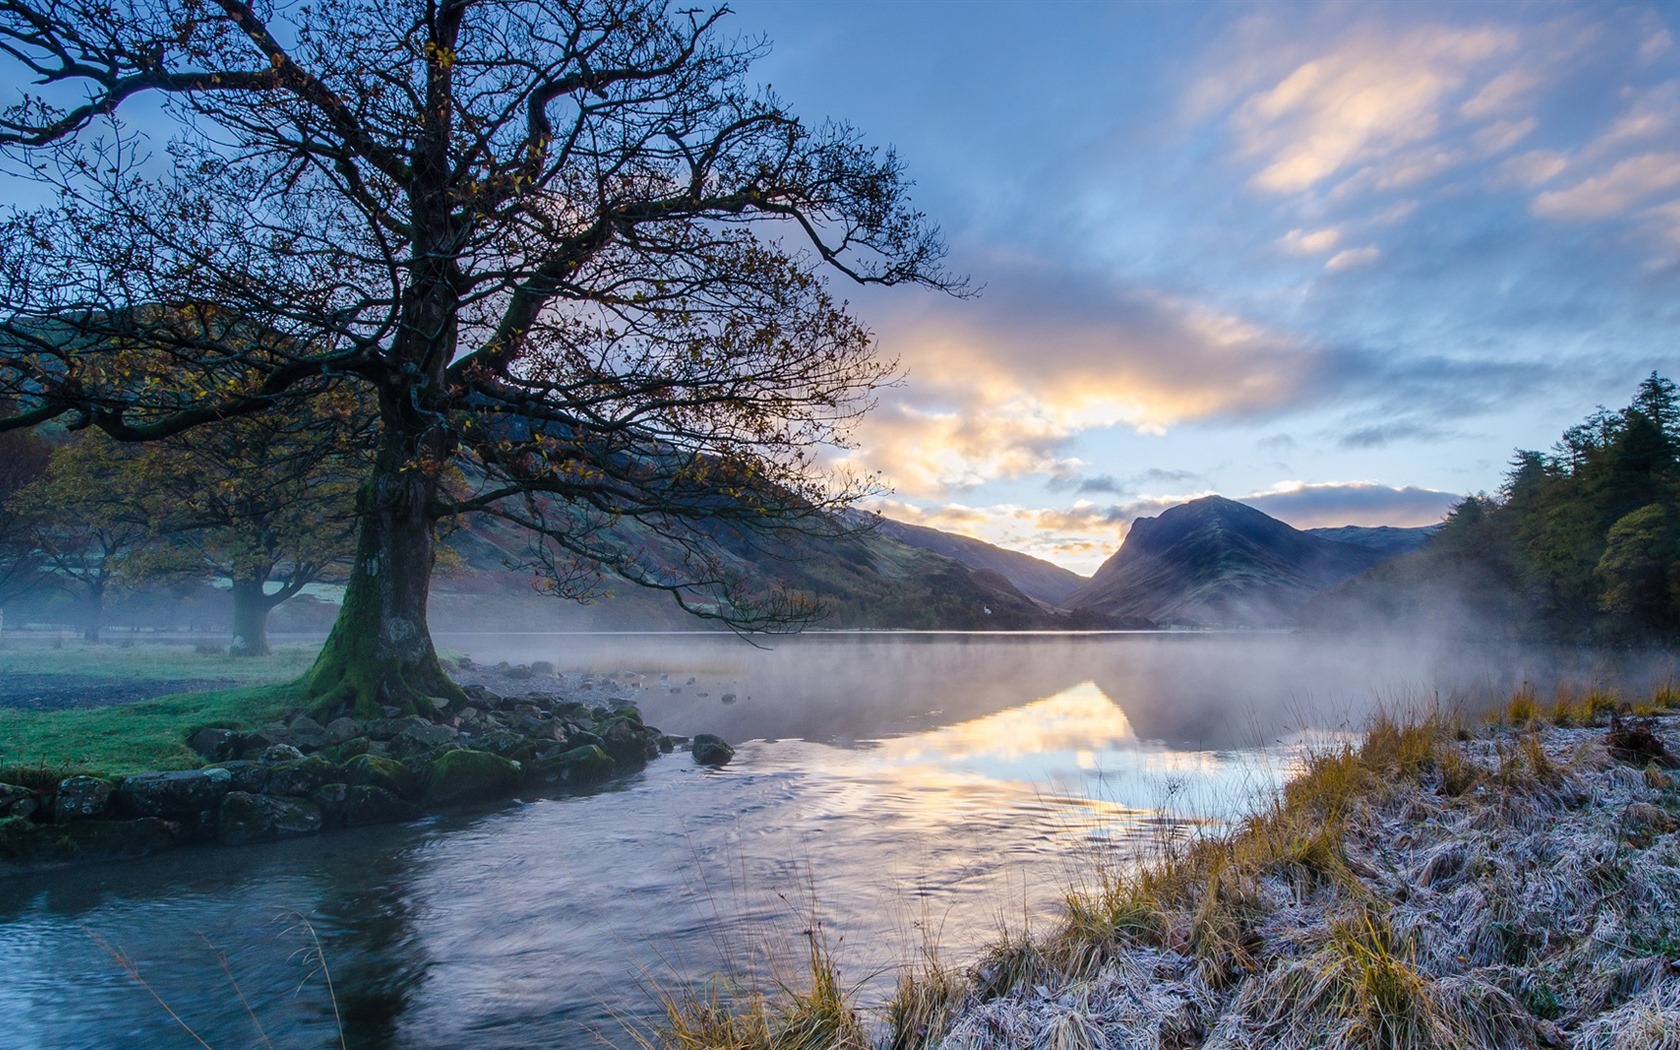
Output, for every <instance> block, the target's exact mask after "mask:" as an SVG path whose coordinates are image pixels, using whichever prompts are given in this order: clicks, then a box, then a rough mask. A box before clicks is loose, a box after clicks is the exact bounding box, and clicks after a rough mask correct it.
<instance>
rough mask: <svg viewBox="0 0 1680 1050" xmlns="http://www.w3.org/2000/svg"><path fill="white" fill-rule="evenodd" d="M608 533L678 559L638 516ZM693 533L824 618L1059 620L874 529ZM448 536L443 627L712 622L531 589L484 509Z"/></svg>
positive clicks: (523, 539)
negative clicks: (451, 567)
mask: <svg viewBox="0 0 1680 1050" xmlns="http://www.w3.org/2000/svg"><path fill="white" fill-rule="evenodd" d="M615 531H616V532H618V534H619V536H618V538H619V541H620V542H623V543H625V544H626V545H629V546H633V547H634V548H635V549H637V550H638V551H640V552H641V554H642V556H643V557H644V558H645V559H646V560H647V561H648V562H649V563H651V564H653V565H666V566H672V567H675V566H676V565H678V564H679V563H680V560H681V552H680V551H677V550H675V549H670V548H669V547H668V545H666V544H664V543H663V542H662V541H661V539H660V538H659V537H658V536H656V535H654V534H652V533H650V532H648V531H646V530H640V529H638V528H637V526H635V525H634V524H633V523H628V522H624V523H620V524H619V525H618V526H615ZM699 531H705V532H706V533H707V534H708V535H709V537H710V539H711V541H712V542H711V544H710V545H709V546H710V548H711V550H712V552H713V553H714V554H715V555H716V556H717V558H718V559H719V563H720V565H721V567H722V568H723V569H724V571H726V572H729V573H734V574H739V575H740V576H741V577H743V578H745V579H746V580H747V581H748V582H749V585H750V587H751V589H752V590H754V591H758V592H760V593H764V592H768V591H770V590H771V589H772V588H773V587H782V588H786V589H790V590H794V591H803V592H806V593H808V594H811V595H813V596H815V597H816V598H817V599H818V601H819V602H820V603H821V605H822V607H823V609H824V612H825V616H824V618H823V619H822V620H821V621H820V622H819V623H818V624H816V626H819V627H824V628H859V627H863V628H909V629H917V628H920V629H958V630H1032V629H1050V628H1055V627H1057V626H1062V625H1063V621H1062V620H1061V619H1060V618H1058V616H1057V615H1056V614H1054V613H1052V612H1051V611H1050V610H1048V609H1046V608H1044V606H1043V605H1042V604H1041V603H1040V602H1038V601H1035V600H1034V599H1032V598H1030V597H1028V596H1027V595H1025V594H1023V593H1021V592H1020V591H1019V590H1017V589H1016V587H1015V586H1014V585H1013V584H1012V583H1011V582H1010V581H1009V580H1008V579H1007V578H1005V577H1004V576H1003V575H1001V574H999V573H997V572H993V571H991V570H988V569H981V568H973V567H971V566H968V565H965V564H963V563H962V562H959V561H957V560H956V559H954V558H948V557H945V556H943V555H941V554H937V553H935V552H933V551H931V550H925V549H922V548H920V547H915V546H911V545H909V544H905V543H900V542H898V541H897V540H895V539H893V538H892V537H890V536H887V535H883V534H881V533H879V532H877V531H875V530H867V529H860V530H855V531H848V532H844V533H842V534H840V535H836V536H825V537H815V536H804V535H797V534H789V535H783V536H775V535H763V536H758V537H747V536H744V535H741V534H739V533H735V532H733V531H732V530H729V529H727V528H713V529H704V528H701V529H700V530H699ZM449 544H450V546H451V547H453V548H454V550H455V551H456V552H457V554H458V555H459V557H460V560H461V561H462V562H463V563H464V568H463V569H462V571H460V572H458V573H456V574H455V575H454V576H452V577H447V578H442V579H439V580H437V581H436V582H435V584H434V586H433V601H432V610H433V612H432V616H433V619H434V622H435V623H437V624H441V625H442V626H440V628H439V629H442V630H448V629H450V628H451V627H456V626H460V627H470V628H471V629H475V630H477V629H491V628H506V627H512V626H518V627H521V628H523V629H533V630H534V629H548V630H582V629H592V630H636V629H640V630H646V629H665V630H683V629H708V628H715V627H716V624H715V623H712V622H709V621H706V620H702V619H697V618H695V617H693V616H691V615H689V614H688V613H686V612H684V611H682V610H681V609H680V608H679V607H678V606H677V604H676V603H675V602H674V601H672V600H671V599H670V598H669V597H668V596H667V595H665V594H663V593H661V592H657V591H651V590H648V589H646V588H642V587H638V586H636V585H634V584H631V583H627V582H624V581H622V580H612V579H609V580H604V581H603V583H602V588H601V589H602V591H603V592H604V593H603V594H602V595H601V596H600V597H599V598H597V599H596V600H593V601H591V602H590V603H589V604H588V605H580V604H578V603H576V602H571V601H566V600H563V599H558V598H555V597H552V596H546V595H539V594H536V593H535V588H534V587H533V584H534V583H535V578H534V575H533V574H532V573H531V572H530V571H529V570H524V571H521V570H519V569H517V568H513V567H514V566H519V565H527V564H529V563H530V561H531V557H530V552H529V550H528V544H529V538H528V536H527V535H526V534H525V533H524V532H523V531H522V530H519V529H517V528H514V527H513V526H510V525H508V524H506V523H505V522H500V521H496V520H494V519H489V518H482V517H481V518H479V519H478V520H476V521H474V522H473V523H471V525H470V526H469V527H468V528H465V529H462V530H461V531H459V532H457V533H455V534H454V535H452V536H451V537H450V538H449ZM690 599H691V600H692V601H699V602H701V603H704V601H705V600H706V595H705V594H703V593H693V594H690Z"/></svg>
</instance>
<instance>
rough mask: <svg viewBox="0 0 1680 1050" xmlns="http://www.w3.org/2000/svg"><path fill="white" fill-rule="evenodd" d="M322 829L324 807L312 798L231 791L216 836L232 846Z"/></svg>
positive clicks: (283, 837) (310, 832)
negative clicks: (310, 799) (312, 800)
mask: <svg viewBox="0 0 1680 1050" xmlns="http://www.w3.org/2000/svg"><path fill="white" fill-rule="evenodd" d="M320 830H321V807H319V806H317V805H316V804H315V803H313V802H311V801H309V800H308V799H302V798H288V797H281V796H278V795H252V794H250V793H248V792H245V791H230V792H228V794H227V797H226V798H224V799H222V809H221V812H220V813H219V814H218V815H217V821H216V837H217V838H218V839H220V840H221V841H222V842H223V843H224V844H226V845H229V846H243V845H245V844H246V843H250V842H275V841H278V840H280V839H289V838H296V837H298V836H300V835H312V834H314V833H315V832H317V831H320Z"/></svg>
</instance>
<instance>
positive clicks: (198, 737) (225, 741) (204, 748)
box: [187, 726, 240, 762]
mask: <svg viewBox="0 0 1680 1050" xmlns="http://www.w3.org/2000/svg"><path fill="white" fill-rule="evenodd" d="M239 743H240V737H239V734H238V733H235V732H234V731H233V730H231V729H217V728H216V727H215V726H205V727H204V728H203V729H200V730H199V731H198V732H196V733H194V734H193V735H192V736H190V737H188V738H187V746H188V747H190V748H192V749H193V751H194V753H196V754H198V755H199V756H201V757H202V758H204V759H205V760H206V761H208V762H225V761H227V760H228V759H230V758H232V757H233V756H234V755H235V754H236V753H238V751H239Z"/></svg>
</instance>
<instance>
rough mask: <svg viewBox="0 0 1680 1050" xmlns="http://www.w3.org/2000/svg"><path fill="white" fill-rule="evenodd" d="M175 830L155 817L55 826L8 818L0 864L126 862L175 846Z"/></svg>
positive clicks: (178, 839)
mask: <svg viewBox="0 0 1680 1050" xmlns="http://www.w3.org/2000/svg"><path fill="white" fill-rule="evenodd" d="M186 838H187V835H186V831H185V829H183V828H182V827H181V825H179V824H176V823H174V822H173V821H168V820H159V819H158V818H156V817H142V818H141V819H139V820H78V821H76V822H75V823H73V824H67V825H64V826H63V827H55V826H53V825H50V824H36V823H35V822H33V821H29V820H22V819H19V818H10V819H5V820H0V860H3V861H6V862H9V863H11V864H15V865H18V866H20V867H22V868H23V869H24V870H28V869H29V868H32V867H39V866H47V865H58V864H67V863H72V862H88V861H98V860H132V859H134V858H136V857H144V856H147V855H149V854H152V853H158V852H161V851H163V850H166V849H171V848H173V847H175V846H177V845H180V844H181V843H182V842H183V841H185V840H186Z"/></svg>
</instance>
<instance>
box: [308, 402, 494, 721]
mask: <svg viewBox="0 0 1680 1050" xmlns="http://www.w3.org/2000/svg"><path fill="white" fill-rule="evenodd" d="M408 430H409V428H407V427H403V426H402V425H401V423H400V421H397V420H393V419H391V418H390V417H389V416H387V419H386V431H385V436H384V437H383V439H382V441H381V448H380V451H379V454H378V456H377V457H376V459H375V463H374V468H373V474H372V476H371V477H370V478H369V479H368V481H367V483H366V484H365V485H364V486H363V487H362V491H361V493H360V496H359V499H358V510H359V512H360V514H361V535H360V537H359V539H358V541H357V546H356V560H355V563H354V565H353V566H352V567H351V570H350V581H349V584H348V585H347V586H346V587H345V590H344V605H343V607H342V608H340V610H339V613H338V620H337V621H336V622H335V623H334V624H333V629H332V633H331V634H329V635H328V636H327V642H326V645H325V646H323V647H322V649H321V654H320V656H318V657H316V660H315V665H314V667H312V668H311V669H310V671H309V674H308V676H307V678H306V680H305V681H306V685H307V692H308V695H309V697H310V698H311V699H312V700H313V701H314V705H313V710H314V711H315V713H316V714H317V716H320V715H327V716H334V715H336V714H338V713H341V712H344V711H350V712H353V713H354V714H355V715H356V716H357V717H361V718H377V717H379V716H380V714H381V711H382V708H383V707H386V706H390V707H395V708H398V709H399V710H401V711H402V712H404V713H418V714H422V715H426V716H432V715H435V714H436V713H438V712H439V711H441V710H442V709H443V708H444V707H447V706H448V705H449V704H451V703H458V702H461V701H464V700H465V696H464V695H463V694H462V692H461V690H460V687H459V686H457V685H456V684H455V683H454V682H452V681H450V680H449V676H448V675H446V674H445V673H444V671H443V667H442V665H441V664H439V663H438V658H437V650H435V649H434V648H433V647H432V636H431V629H430V628H429V627H428V625H427V623H426V600H427V597H428V596H429V594H430V591H431V579H432V562H433V557H434V551H433V544H434V542H435V540H434V534H433V529H432V513H431V512H432V497H433V495H434V491H435V489H436V486H437V482H436V480H435V479H434V478H433V477H432V476H431V474H430V473H429V472H428V471H427V470H425V469H424V467H423V466H422V465H421V464H423V463H424V462H425V458H424V457H422V456H420V455H418V452H419V447H420V446H422V445H424V444H426V443H427V442H426V439H425V437H424V435H423V433H405V431H408Z"/></svg>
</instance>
